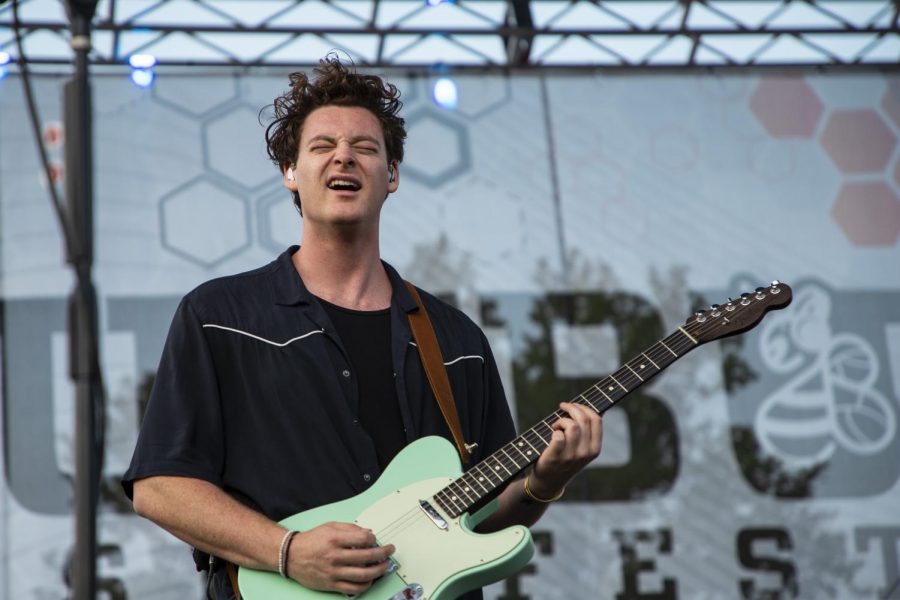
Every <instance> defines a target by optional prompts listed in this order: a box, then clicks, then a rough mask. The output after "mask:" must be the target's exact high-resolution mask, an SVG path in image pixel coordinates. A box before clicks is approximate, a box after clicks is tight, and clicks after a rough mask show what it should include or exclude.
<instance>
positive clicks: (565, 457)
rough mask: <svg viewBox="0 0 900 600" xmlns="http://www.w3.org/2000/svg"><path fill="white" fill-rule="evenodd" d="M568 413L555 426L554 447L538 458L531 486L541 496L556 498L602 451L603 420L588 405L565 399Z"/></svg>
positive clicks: (564, 404)
mask: <svg viewBox="0 0 900 600" xmlns="http://www.w3.org/2000/svg"><path fill="white" fill-rule="evenodd" d="M559 407H560V409H562V410H563V411H564V412H565V413H566V415H565V416H563V417H562V418H561V419H559V420H558V421H556V422H555V423H554V424H553V425H552V428H553V434H552V437H551V439H550V446H548V448H547V450H545V451H544V453H543V454H542V455H541V457H540V458H539V459H538V461H537V464H535V466H534V472H533V473H532V474H531V476H530V477H531V479H530V480H529V489H530V490H531V491H532V492H533V493H534V495H535V496H537V497H538V498H547V499H550V498H554V497H555V496H557V495H558V494H559V493H560V492H561V491H562V490H563V488H564V487H565V486H566V484H567V483H568V482H569V481H570V480H571V479H572V478H573V477H575V475H577V474H578V472H579V471H581V470H582V469H583V468H584V467H585V466H587V465H588V463H590V462H591V461H592V460H594V459H595V458H597V456H598V455H599V454H600V448H601V445H602V442H603V420H602V419H601V418H600V415H599V414H597V412H596V411H594V410H593V409H591V408H590V407H588V406H582V405H580V404H572V403H571V402H563V403H561V404H560V405H559Z"/></svg>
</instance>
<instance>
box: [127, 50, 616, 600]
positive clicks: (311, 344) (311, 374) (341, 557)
mask: <svg viewBox="0 0 900 600" xmlns="http://www.w3.org/2000/svg"><path fill="white" fill-rule="evenodd" d="M315 74H316V78H315V79H314V80H309V79H308V78H307V77H306V76H305V75H304V74H302V73H295V74H293V75H291V89H290V90H289V91H288V92H287V93H285V94H284V95H283V96H281V97H279V98H278V99H276V101H275V104H274V107H275V120H274V122H273V123H272V124H271V125H270V127H269V129H268V130H267V132H266V138H267V142H268V145H269V155H270V156H271V157H272V159H273V161H274V162H275V163H276V164H277V165H278V166H279V168H280V169H281V171H282V173H283V177H284V185H285V187H287V188H288V189H289V190H290V191H291V192H292V194H293V196H294V202H295V204H296V205H297V208H298V210H300V211H301V214H302V216H303V244H302V246H301V247H299V248H296V247H294V248H291V249H289V250H288V251H287V252H285V253H284V254H282V255H281V257H279V258H278V259H277V260H275V261H274V262H272V263H271V264H269V265H267V266H265V267H262V268H261V269H257V270H255V271H251V272H249V273H244V274H241V275H236V276H232V277H225V278H222V279H218V280H214V281H211V282H208V283H206V284H204V285H202V286H200V287H199V288H197V289H196V290H194V291H192V292H191V293H189V294H188V295H187V296H185V298H184V299H183V300H182V302H181V304H180V306H179V308H178V311H177V312H176V315H175V318H174V320H173V323H172V327H171V330H170V332H169V337H168V340H167V342H166V347H165V350H164V353H163V357H162V360H161V363H160V367H159V371H158V374H157V379H156V384H155V386H154V390H153V394H152V397H151V401H150V403H149V406H148V409H147V413H146V415H145V418H144V423H143V425H142V429H141V434H140V438H139V441H138V445H137V448H136V450H135V454H134V458H133V460H132V464H131V467H130V468H129V470H128V472H127V473H126V474H125V477H124V480H123V485H124V486H125V489H126V492H127V493H129V494H130V495H131V494H133V500H134V507H135V510H136V511H137V512H138V513H139V514H141V515H142V516H145V517H147V518H149V519H151V520H153V521H154V522H156V523H157V524H159V525H160V526H162V527H163V528H165V529H166V530H168V531H169V532H171V533H172V534H174V535H176V536H178V537H179V538H181V539H182V540H184V541H186V542H187V543H188V544H190V545H192V546H194V547H195V548H198V549H200V550H203V551H205V552H208V553H209V554H210V555H212V556H215V557H218V558H220V559H222V560H224V561H228V562H230V563H233V564H236V565H238V566H246V567H250V568H254V569H265V570H271V571H280V572H281V573H282V575H284V576H286V577H290V578H292V579H294V580H296V581H298V582H300V583H301V584H303V585H304V586H306V587H308V588H312V589H319V590H330V591H338V592H342V593H345V594H358V593H360V592H362V591H364V590H365V589H366V588H368V587H369V586H370V585H371V584H372V582H373V580H375V579H377V578H378V577H380V576H381V575H383V574H384V573H385V571H386V569H388V567H389V561H388V560H387V559H388V557H389V556H390V555H391V554H392V553H393V551H394V547H393V546H391V545H389V544H388V545H385V546H382V547H375V546H374V544H375V537H374V535H373V533H372V532H371V531H368V530H366V529H363V528H360V527H357V526H356V525H353V524H350V523H328V524H325V525H322V526H320V527H316V528H314V529H311V530H309V531H302V532H298V533H296V534H290V533H289V532H286V530H285V529H284V528H283V527H282V526H281V525H279V524H278V523H277V521H278V520H281V519H283V518H285V517H287V516H289V515H291V514H295V513H297V512H301V511H303V510H307V509H309V508H313V507H315V506H319V505H322V504H325V503H329V502H334V501H337V500H340V499H343V498H347V497H350V496H352V495H355V494H358V493H360V492H362V491H363V490H365V489H366V488H367V487H368V486H369V485H371V483H373V482H374V481H375V480H376V479H377V477H378V475H379V474H380V473H381V471H382V470H383V469H384V467H385V466H386V464H387V463H388V462H389V461H390V459H391V458H392V457H393V456H394V455H395V454H396V452H397V451H399V450H400V449H401V448H402V447H403V446H404V445H405V444H406V443H408V442H410V441H413V440H414V439H417V438H419V437H422V436H425V435H443V436H445V437H448V438H449V437H450V433H449V429H448V427H447V425H446V423H445V421H444V419H443V417H442V416H441V413H440V410H439V408H438V406H437V404H436V401H435V399H434V396H433V395H432V392H431V389H430V387H429V384H428V381H427V378H426V377H425V376H424V374H423V370H422V365H421V362H420V357H419V354H418V351H417V348H416V346H415V345H414V344H412V343H411V340H412V338H411V334H410V328H409V323H408V320H407V315H408V313H410V312H413V311H417V310H418V308H417V307H416V304H415V301H414V300H413V298H412V296H411V295H410V293H409V292H408V291H407V290H406V289H405V288H404V286H403V283H402V280H401V279H400V277H399V276H398V275H397V273H396V272H395V271H394V270H393V268H391V267H390V266H389V265H387V264H386V263H383V262H382V261H381V260H380V258H379V219H380V215H381V209H382V207H383V205H384V202H385V200H386V199H387V197H388V196H389V195H390V194H392V193H393V192H395V191H396V190H397V188H398V187H399V185H400V163H401V161H402V159H403V141H404V139H405V137H406V132H405V128H404V122H403V119H402V118H400V117H399V115H398V112H399V110H400V107H401V103H400V101H399V91H398V90H397V88H396V87H394V86H393V85H390V84H386V83H385V82H383V81H382V80H381V78H379V77H375V76H368V75H361V74H358V73H356V72H354V71H352V70H350V69H348V68H347V67H346V66H345V65H343V64H342V63H341V62H340V61H339V60H337V59H336V58H334V57H328V58H326V59H324V60H322V61H321V62H320V64H319V66H318V68H317V69H315ZM421 296H422V299H423V302H424V305H425V307H426V309H427V311H428V313H429V315H430V317H431V320H432V322H433V324H434V327H435V332H436V335H437V338H438V340H439V343H440V346H441V350H442V353H443V355H444V360H445V361H446V362H447V363H449V364H448V366H447V374H448V377H449V379H450V383H451V387H452V389H453V394H454V399H455V402H456V404H457V410H458V412H459V417H460V421H461V423H462V429H463V433H464V435H465V439H466V440H467V441H469V442H472V441H475V442H477V443H478V448H477V449H476V451H475V453H474V455H473V457H472V461H471V463H470V464H472V465H474V464H476V463H477V462H478V460H479V459H480V458H483V457H485V456H487V455H489V454H490V453H492V452H494V451H495V450H496V449H498V448H499V447H501V446H503V445H504V444H505V443H506V442H508V441H509V440H510V439H512V438H513V437H514V436H515V432H514V428H513V424H512V419H511V417H510V414H509V410H508V407H507V404H506V400H505V397H504V396H503V390H502V386H501V385H500V381H499V377H498V374H497V369H496V365H495V364H494V360H493V357H492V355H491V352H490V348H489V347H488V344H487V341H486V339H485V338H484V335H483V334H482V333H481V331H480V330H479V329H478V328H477V326H475V325H474V323H472V322H471V321H470V320H469V319H468V318H467V317H465V315H463V314H462V313H461V312H460V311H458V310H456V309H454V308H452V307H450V306H449V305H447V304H445V303H443V302H441V301H439V300H437V299H436V298H434V297H433V296H431V295H429V294H426V293H424V292H422V293H421ZM562 408H563V410H564V411H565V412H566V413H567V414H568V417H567V418H563V419H561V420H560V421H559V422H558V423H557V424H556V426H555V431H554V432H553V436H552V442H551V444H550V446H549V448H548V449H547V450H546V452H545V453H544V454H543V455H542V456H541V458H540V460H539V461H538V462H537V464H536V465H535V468H534V470H533V471H532V472H531V473H530V474H529V476H528V478H527V479H526V480H524V481H523V480H517V481H514V482H512V483H511V484H509V485H508V486H507V487H506V488H505V489H503V491H502V492H501V493H500V494H499V496H498V502H499V504H498V506H499V507H498V509H497V511H496V512H495V513H494V514H492V515H491V516H490V517H489V518H488V519H487V520H485V521H484V522H483V523H482V524H481V526H480V528H479V529H480V530H482V531H491V530H496V529H499V528H502V527H506V526H508V525H511V524H514V523H520V524H525V525H530V524H533V523H534V522H535V521H536V520H537V519H538V518H539V517H540V516H541V514H542V513H543V511H544V510H545V509H546V507H547V504H548V502H549V501H551V500H553V499H556V498H557V497H558V496H559V495H560V494H561V492H562V490H563V489H564V487H565V485H566V483H567V482H568V481H569V480H570V479H571V478H572V477H573V476H574V475H575V474H576V473H577V472H578V471H579V470H580V469H581V468H582V467H584V465H586V464H587V463H588V462H590V461H591V460H592V459H593V458H594V457H596V456H597V455H598V453H599V451H600V443H601V438H602V431H601V421H600V418H599V416H598V415H596V413H594V412H593V411H591V410H589V409H587V408H585V407H583V406H576V405H571V404H567V403H564V404H563V405H562ZM526 483H527V484H528V487H527V488H526ZM220 564H221V563H220ZM213 570H214V576H215V582H214V588H215V589H216V592H217V597H231V596H230V594H231V590H230V587H229V585H228V578H227V576H226V575H225V569H221V568H219V567H214V569H213ZM474 597H480V593H476V594H475V595H474Z"/></svg>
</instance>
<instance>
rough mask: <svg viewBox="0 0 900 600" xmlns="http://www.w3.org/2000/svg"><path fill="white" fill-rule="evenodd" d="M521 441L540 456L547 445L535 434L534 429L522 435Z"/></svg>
mask: <svg viewBox="0 0 900 600" xmlns="http://www.w3.org/2000/svg"><path fill="white" fill-rule="evenodd" d="M522 439H524V440H525V441H526V442H528V445H529V446H531V447H532V448H534V451H535V452H537V453H538V454H540V453H541V452H543V451H544V449H545V448H547V443H546V442H544V439H543V438H542V437H541V436H539V435H538V434H537V432H536V431H535V430H534V429H529V430H528V431H526V432H525V433H523V434H522Z"/></svg>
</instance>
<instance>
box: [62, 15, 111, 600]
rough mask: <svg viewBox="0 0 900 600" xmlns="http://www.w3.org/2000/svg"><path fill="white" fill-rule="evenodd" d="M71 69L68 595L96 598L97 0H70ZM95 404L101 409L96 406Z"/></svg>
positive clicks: (99, 434) (99, 431) (98, 432)
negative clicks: (93, 56)
mask: <svg viewBox="0 0 900 600" xmlns="http://www.w3.org/2000/svg"><path fill="white" fill-rule="evenodd" d="M67 8H68V11H69V19H70V20H71V23H72V39H71V43H72V50H73V51H74V54H75V59H74V72H73V74H72V78H71V79H70V80H69V81H68V82H67V83H66V86H65V91H64V105H65V128H66V147H65V150H66V208H67V212H68V217H69V223H70V225H71V230H70V231H71V234H72V240H71V244H70V246H69V247H70V250H71V251H70V256H69V257H68V260H69V263H70V264H71V265H72V268H73V269H74V271H75V287H74V289H73V290H72V293H71V294H70V296H69V370H70V376H71V378H72V381H73V382H74V384H75V490H74V492H75V493H74V504H75V550H74V552H73V555H72V563H71V567H72V598H74V600H94V599H95V598H96V590H97V573H96V567H97V501H98V498H99V487H100V469H101V465H100V462H101V453H102V445H101V444H100V443H98V440H101V439H102V435H103V430H102V427H103V426H102V423H100V422H98V419H99V415H102V398H103V392H102V382H101V377H100V361H99V355H100V353H99V341H98V325H97V298H96V292H95V290H94V284H93V282H92V280H91V267H92V263H93V257H94V211H93V144H92V133H93V132H92V119H91V87H90V81H89V79H88V61H89V57H88V53H89V52H90V49H91V20H92V19H93V16H94V10H95V8H96V0H92V1H91V0H69V1H68V2H67ZM98 407H100V410H98Z"/></svg>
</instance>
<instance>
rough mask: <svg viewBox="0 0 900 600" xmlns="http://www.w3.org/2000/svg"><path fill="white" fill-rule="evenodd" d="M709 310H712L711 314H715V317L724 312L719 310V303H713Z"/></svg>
mask: <svg viewBox="0 0 900 600" xmlns="http://www.w3.org/2000/svg"><path fill="white" fill-rule="evenodd" d="M709 310H710V311H711V312H710V313H709V314H711V315H712V316H714V317H718V316H719V315H721V314H722V313H721V312H719V305H718V304H711V305H710V307H709Z"/></svg>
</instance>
